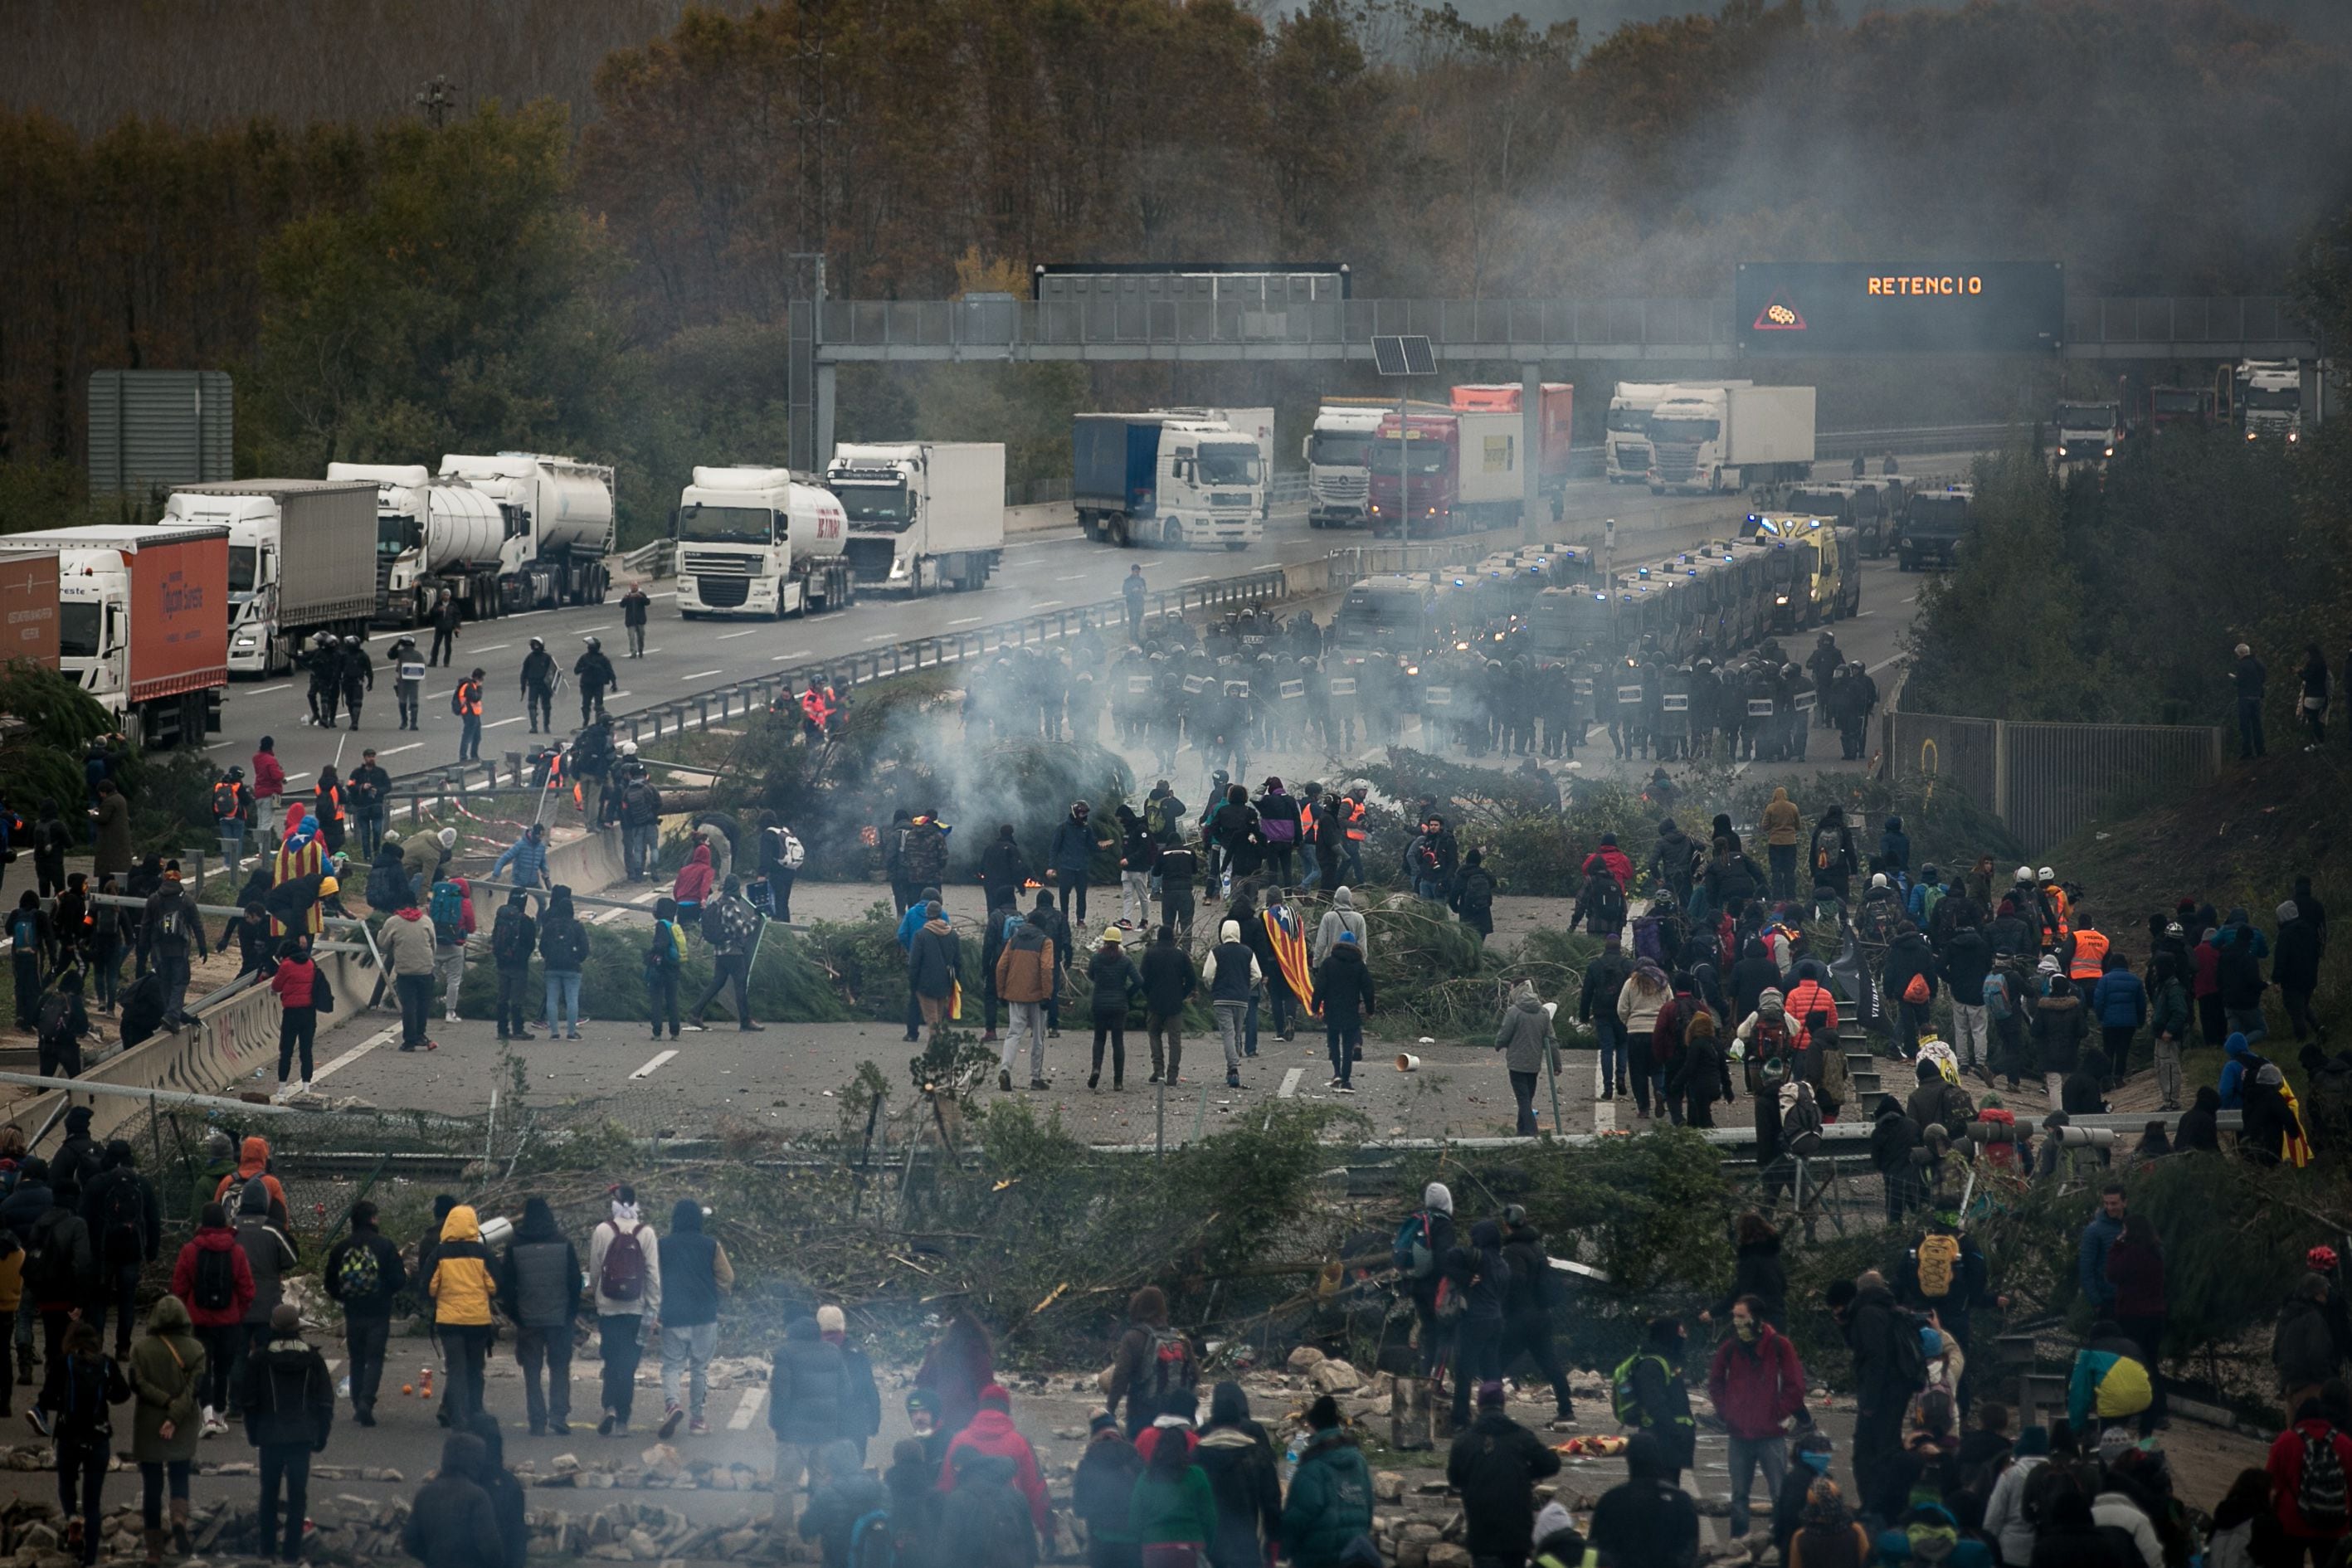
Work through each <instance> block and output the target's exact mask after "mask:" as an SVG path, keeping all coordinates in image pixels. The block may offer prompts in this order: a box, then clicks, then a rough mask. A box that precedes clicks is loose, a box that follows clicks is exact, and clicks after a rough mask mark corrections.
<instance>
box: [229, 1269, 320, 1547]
mask: <svg viewBox="0 0 2352 1568" xmlns="http://www.w3.org/2000/svg"><path fill="white" fill-rule="evenodd" d="M334 1426H335V1380H334V1379H333V1378H332V1377H331V1376H330V1375H329V1374H328V1372H327V1362H326V1358H325V1357H324V1356H321V1355H320V1353H319V1352H318V1351H317V1349H316V1348H314V1347H313V1346H312V1345H311V1344H310V1342H307V1341H306V1340H304V1339H303V1338H302V1310H301V1309H300V1308H299V1307H297V1306H295V1305H294V1303H293V1302H291V1301H280V1302H279V1303H278V1305H277V1306H276V1307H275V1308H273V1309H271V1310H270V1314H269V1332H268V1338H267V1339H266V1340H265V1341H263V1342H260V1343H258V1344H257V1345H256V1346H255V1347H254V1349H253V1351H252V1352H251V1353H249V1354H248V1355H247V1357H246V1363H245V1440H246V1441H247V1442H248V1443H250V1444H252V1445H253V1447H254V1448H255V1449H256V1450H257V1452H258V1453H259V1456H260V1463H261V1526H260V1539H261V1553H260V1554H261V1555H263V1556H265V1557H267V1556H272V1555H282V1556H283V1557H284V1559H285V1560H286V1561H287V1562H289V1563H293V1562H297V1561H299V1559H300V1558H301V1555H302V1527H303V1525H304V1523H305V1522H306V1521H305V1517H304V1516H305V1514H306V1513H307V1511H308V1510H309V1506H310V1456H311V1455H313V1454H323V1453H325V1452H326V1451H327V1436H328V1434H329V1433H331V1432H332V1431H333V1430H334ZM281 1492H282V1493H283V1496H284V1500H285V1505H286V1511H285V1516H284V1517H285V1532H284V1542H285V1547H284V1550H283V1552H282V1553H280V1552H276V1551H274V1549H275V1548H277V1547H278V1541H279V1531H278V1518H279V1515H278V1500H279V1496H280V1494H281Z"/></svg>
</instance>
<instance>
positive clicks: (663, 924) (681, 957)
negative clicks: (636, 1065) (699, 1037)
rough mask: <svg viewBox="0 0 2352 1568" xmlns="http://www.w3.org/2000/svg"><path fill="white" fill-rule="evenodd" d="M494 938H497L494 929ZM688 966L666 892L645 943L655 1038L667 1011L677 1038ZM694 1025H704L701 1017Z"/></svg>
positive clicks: (673, 906) (649, 1009) (673, 905)
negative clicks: (681, 976) (681, 985)
mask: <svg viewBox="0 0 2352 1568" xmlns="http://www.w3.org/2000/svg"><path fill="white" fill-rule="evenodd" d="M500 918H501V919H503V918H504V917H503V916H501V917H500ZM492 940H493V941H496V940H497V939H496V934H495V933H493V935H492ZM685 967H686V932H685V931H682V930H680V929H679V927H678V923H677V900H675V899H672V898H668V897H667V896H665V897H662V898H658V899H656V900H654V929H653V935H652V938H651V939H650V940H649V941H648V942H646V1013H647V1015H648V1016H649V1018H650V1020H651V1022H652V1025H653V1037H654V1038H655V1039H656V1040H658V1039H660V1038H661V1037H662V1015H663V1014H664V1013H667V1014H668V1015H669V1037H670V1038H671V1039H673V1040H675V1039H677V1036H678V1008H677V979H678V973H679V972H680V971H681V970H683V969H684V968H685ZM695 1026H696V1027H697V1028H700V1027H701V1023H700V1020H699V1019H698V1020H697V1021H696V1025H695Z"/></svg>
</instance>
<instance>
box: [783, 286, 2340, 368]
mask: <svg viewBox="0 0 2352 1568" xmlns="http://www.w3.org/2000/svg"><path fill="white" fill-rule="evenodd" d="M1252 303H1255V302H1252ZM2065 310H2066V342H2065V348H2064V350H2063V352H2064V353H2067V354H2069V355H2074V356H2078V357H2094V358H2095V357H2102V356H2104V355H2109V354H2114V353H2117V352H2118V351H2119V350H2121V349H2123V348H2126V347H2128V348H2132V349H2136V350H2143V351H2145V350H2150V349H2157V348H2158V345H2189V346H2197V347H2202V348H2206V349H2210V350H2211V351H2213V352H2215V353H2221V354H2230V355H2235V354H2240V353H2245V352H2248V351H2250V350H2252V349H2254V348H2265V349H2273V348H2274V349H2282V350H2284V352H2285V353H2288V354H2294V353H2296V352H2298V351H2299V352H2300V353H2303V354H2305V355H2309V354H2312V353H2317V351H2318V333H2317V331H2315V329H2314V328H2313V327H2312V326H2311V325H2310V324H2308V323H2307V322H2305V321H2303V320H2302V319H2301V318H2300V316H2299V315H2298V313H2297V311H2296V309H2295V306H2294V300H2291V299H2289V298H2287V297H2286V296H2284V295H2249V296H2243V297H2235V296H2230V297H2220V296H2154V297H2149V298H2122V297H2114V298H2109V297H2102V296H2096V295H2080V296H2070V297H2069V298H2068V299H2067V300H2066V307H2065ZM821 317H822V319H821V331H819V334H818V342H817V345H816V352H817V354H818V356H819V357H820V358H822V359H826V360H833V361H841V360H852V359H884V358H893V357H907V358H920V357H925V356H926V355H927V354H929V355H930V356H932V357H950V356H951V355H958V354H971V355H975V356H982V357H985V356H988V355H990V354H994V355H998V356H1003V357H1013V356H1015V355H1017V354H1021V353H1031V352H1035V351H1044V353H1043V357H1047V358H1083V357H1087V351H1090V350H1100V351H1112V352H1110V353H1105V354H1104V356H1103V357H1122V356H1121V355H1120V354H1119V353H1118V352H1117V351H1132V350H1135V349H1139V348H1160V349H1165V350H1167V351H1169V353H1170V357H1176V358H1182V357H1185V355H1186V352H1187V351H1188V350H1189V351H1191V352H1192V354H1193V355H1194V356H1196V357H1202V358H1222V357H1232V356H1231V354H1230V353H1222V352H1220V351H1230V350H1238V349H1248V348H1256V349H1260V350H1274V351H1286V352H1288V353H1291V354H1293V355H1296V356H1297V357H1316V358H1351V359H1370V357H1371V340H1372V339H1373V338H1374V337H1375V336H1381V335H1386V334H1391V333H1408V334H1415V335H1420V336H1425V337H1427V338H1429V339H1430V340H1431V344H1432V346H1433V348H1434V349H1435V351H1436V353H1437V354H1438V355H1439V357H1441V358H1476V359H1495V358H1502V359H1511V358H1515V357H1522V358H1528V359H1555V358H1580V357H1591V358H1606V357H1612V356H1622V355H1627V354H1630V355H1631V356H1633V357H1640V356H1641V355H1642V354H1643V353H1645V352H1652V351H1666V353H1665V355H1664V357H1672V358H1686V359H1696V358H1715V359H1725V360H1728V359H1731V358H1733V357H1735V356H1736V354H1737V353H1738V333H1737V332H1736V331H1735V323H1734V321H1733V316H1732V310H1731V302H1730V301H1729V300H1723V299H1660V300H1366V299H1355V300H1315V301H1293V302H1291V303H1290V304H1289V305H1288V306H1287V307H1286V308H1284V309H1278V310H1264V309H1247V308H1245V307H1244V301H1242V300H1147V299H1143V298H1139V297H1138V298H1097V299H1088V300H826V301H825V302H824V308H823V310H822V312H821ZM1315 351H1320V352H1315ZM2163 352H2166V351H2165V350H2158V354H2159V357H2161V353H2163ZM1124 357H1133V355H1132V354H1131V353H1128V354H1126V355H1125V356H1124Z"/></svg>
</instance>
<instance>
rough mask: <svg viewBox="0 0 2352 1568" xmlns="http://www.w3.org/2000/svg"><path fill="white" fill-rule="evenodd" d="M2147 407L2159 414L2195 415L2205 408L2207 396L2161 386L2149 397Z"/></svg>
mask: <svg viewBox="0 0 2352 1568" xmlns="http://www.w3.org/2000/svg"><path fill="white" fill-rule="evenodd" d="M2147 405H2148V406H2149V407H2150V408H2153V409H2154V410H2156V412H2157V413H2158V414H2195V413H2197V412H2199V411H2200V409H2202V408H2203V407H2204V406H2205V395H2204V394H2203V393H2201V392H2195V391H2189V390H2185V389H2181V388H2177V387H2163V386H2159V387H2158V388H2157V389H2156V390H2155V391H2153V392H2151V393H2149V394H2148V395H2147Z"/></svg>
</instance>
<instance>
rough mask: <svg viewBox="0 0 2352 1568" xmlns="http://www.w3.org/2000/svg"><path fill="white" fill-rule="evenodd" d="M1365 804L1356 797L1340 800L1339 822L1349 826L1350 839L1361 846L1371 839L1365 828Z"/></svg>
mask: <svg viewBox="0 0 2352 1568" xmlns="http://www.w3.org/2000/svg"><path fill="white" fill-rule="evenodd" d="M1365 815H1366V814H1365V811H1364V803H1363V802H1362V801H1360V800H1358V799H1357V798H1356V797H1355V796H1354V795H1342V796H1341V797H1340V798H1339V820H1340V821H1341V822H1344V823H1346V824H1347V825H1348V837H1349V838H1351V839H1354V840H1355V841H1356V842H1357V843H1359V844H1360V843H1362V842H1363V841H1364V840H1365V839H1367V838H1369V837H1371V835H1370V832H1369V831H1368V830H1367V829H1366V828H1365V826H1364V817H1365Z"/></svg>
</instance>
